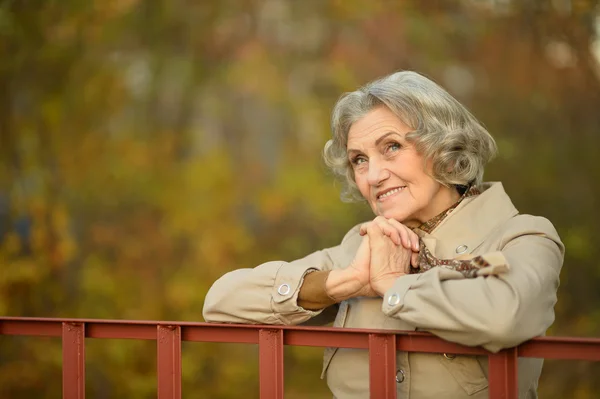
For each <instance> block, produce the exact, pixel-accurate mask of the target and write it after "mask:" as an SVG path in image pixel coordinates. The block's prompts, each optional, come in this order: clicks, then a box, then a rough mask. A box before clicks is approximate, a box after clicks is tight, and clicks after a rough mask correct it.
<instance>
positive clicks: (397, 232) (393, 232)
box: [360, 216, 419, 252]
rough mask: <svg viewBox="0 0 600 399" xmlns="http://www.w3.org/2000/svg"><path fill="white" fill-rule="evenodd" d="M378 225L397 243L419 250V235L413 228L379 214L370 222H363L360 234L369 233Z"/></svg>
mask: <svg viewBox="0 0 600 399" xmlns="http://www.w3.org/2000/svg"><path fill="white" fill-rule="evenodd" d="M374 225H375V226H378V227H379V229H380V230H381V231H382V232H383V234H384V235H386V236H388V237H389V238H390V239H391V240H392V242H393V243H394V244H396V245H402V246H403V247H404V248H406V249H410V250H412V251H415V252H418V251H419V236H418V235H416V234H415V233H414V232H413V231H412V230H411V229H409V228H408V227H406V226H405V225H403V224H402V223H400V222H398V221H397V220H395V219H386V218H384V217H382V216H377V217H376V218H375V219H373V220H372V221H370V222H367V223H363V224H362V225H361V226H360V235H361V236H364V235H365V234H368V230H369V228H370V227H372V226H374Z"/></svg>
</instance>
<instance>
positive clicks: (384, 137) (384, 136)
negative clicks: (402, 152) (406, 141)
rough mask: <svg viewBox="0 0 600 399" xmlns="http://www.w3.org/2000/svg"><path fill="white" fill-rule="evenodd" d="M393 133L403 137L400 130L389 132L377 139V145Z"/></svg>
mask: <svg viewBox="0 0 600 399" xmlns="http://www.w3.org/2000/svg"><path fill="white" fill-rule="evenodd" d="M393 134H395V135H396V136H400V138H402V136H401V135H400V134H399V133H398V132H388V133H386V134H384V135H383V136H381V137H379V138H378V139H377V140H375V146H378V145H379V144H381V142H382V141H383V140H385V139H386V137H389V136H391V135H393Z"/></svg>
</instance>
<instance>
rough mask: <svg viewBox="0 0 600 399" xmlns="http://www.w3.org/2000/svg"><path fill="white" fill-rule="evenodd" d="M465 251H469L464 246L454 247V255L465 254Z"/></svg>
mask: <svg viewBox="0 0 600 399" xmlns="http://www.w3.org/2000/svg"><path fill="white" fill-rule="evenodd" d="M467 249H469V247H467V246H466V245H464V244H463V245H459V246H458V247H456V253H457V254H464V253H465V252H467Z"/></svg>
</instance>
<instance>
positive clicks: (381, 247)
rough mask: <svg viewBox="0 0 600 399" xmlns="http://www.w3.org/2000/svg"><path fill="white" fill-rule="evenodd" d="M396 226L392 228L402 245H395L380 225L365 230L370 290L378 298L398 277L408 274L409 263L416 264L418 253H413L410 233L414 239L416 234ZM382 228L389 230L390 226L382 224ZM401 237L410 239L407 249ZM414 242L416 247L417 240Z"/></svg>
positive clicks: (413, 246)
mask: <svg viewBox="0 0 600 399" xmlns="http://www.w3.org/2000/svg"><path fill="white" fill-rule="evenodd" d="M396 223H397V222H396ZM398 225H399V226H397V225H395V224H394V225H393V227H394V228H395V229H396V232H397V234H398V236H399V237H401V240H402V245H397V244H396V243H395V242H394V241H393V240H392V237H391V236H390V235H388V234H386V231H387V230H384V229H382V228H381V224H380V223H370V224H369V225H368V226H367V228H366V233H367V236H368V237H369V246H370V255H371V257H370V268H369V274H370V278H369V281H370V285H371V288H372V289H373V290H374V291H375V292H376V293H377V295H379V296H383V295H384V294H385V292H386V291H387V290H388V289H389V288H390V287H391V286H392V285H393V284H394V282H395V281H396V279H397V278H398V277H401V276H404V275H405V274H408V273H409V271H410V265H411V263H412V264H413V265H414V264H416V262H417V258H418V252H415V245H413V241H412V240H414V237H412V236H411V233H412V234H413V235H414V236H415V237H416V234H414V233H413V232H412V231H411V230H410V229H409V228H408V227H406V226H404V225H402V224H401V223H398ZM384 226H386V229H388V230H389V226H392V224H391V223H390V224H389V225H385V224H384ZM392 235H393V234H392ZM402 237H410V238H409V242H408V244H409V245H408V248H407V247H406V246H405V245H404V242H405V241H404V239H402ZM416 242H417V245H418V239H417V241H416ZM417 251H418V249H417Z"/></svg>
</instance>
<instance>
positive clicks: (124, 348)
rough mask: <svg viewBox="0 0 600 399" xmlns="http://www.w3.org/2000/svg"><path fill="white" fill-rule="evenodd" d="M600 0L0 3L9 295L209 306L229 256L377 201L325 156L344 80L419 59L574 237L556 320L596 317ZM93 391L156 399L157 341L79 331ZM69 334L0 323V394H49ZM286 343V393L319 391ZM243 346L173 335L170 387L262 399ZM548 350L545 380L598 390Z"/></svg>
mask: <svg viewBox="0 0 600 399" xmlns="http://www.w3.org/2000/svg"><path fill="white" fill-rule="evenodd" d="M598 3H599V2H598V1H597V0H596V1H593V0H589V1H586V0H529V1H516V0H514V1H511V0H478V1H477V0H470V1H469V0H463V1H459V0H456V1H431V2H429V1H427V2H425V1H419V0H405V1H392V0H302V1H300V0H235V1H234V0H220V1H194V0H153V1H151V0H146V1H142V0H102V1H91V0H90V1H85V0H47V1H28V0H3V1H0V140H1V141H0V267H1V269H0V314H1V315H4V316H43V317H53V316H55V317H82V318H111V319H152V320H186V321H202V315H201V310H202V304H203V299H204V295H205V293H206V292H207V289H208V287H209V286H210V285H211V283H212V282H213V281H214V280H215V279H217V278H218V277H219V276H220V275H222V274H224V273H225V272H227V271H230V270H233V269H236V268H240V267H253V266H256V265H258V264H260V263H262V262H265V261H268V260H275V259H281V260H292V259H295V258H298V257H301V256H303V255H305V254H307V253H309V252H312V251H314V250H317V249H320V248H323V247H328V246H333V245H336V244H337V243H339V242H340V240H341V238H342V237H343V235H344V234H345V232H346V231H347V230H348V229H349V228H350V227H351V226H353V225H354V224H356V223H358V222H361V221H364V220H367V219H369V218H371V212H370V211H369V209H367V208H366V206H365V205H364V204H343V203H341V202H340V200H339V184H336V183H335V182H334V180H333V177H332V175H331V174H330V173H328V171H327V170H326V168H325V166H324V164H323V162H322V161H321V150H322V148H323V145H324V144H325V142H326V140H327V139H328V137H329V134H330V132H329V115H330V111H331V109H332V107H333V105H334V103H335V101H336V99H337V98H338V97H339V96H340V95H341V94H342V93H343V92H345V91H351V90H355V89H356V88H357V87H358V86H360V85H362V84H364V83H366V82H368V81H370V80H372V79H374V78H376V77H379V76H381V75H385V74H388V73H391V72H393V71H396V70H402V69H409V70H415V71H418V72H421V73H423V74H425V75H427V76H429V77H431V78H432V79H434V80H435V81H437V82H438V83H440V84H441V85H442V86H444V87H445V88H447V89H448V90H449V91H450V93H452V94H453V95H454V96H455V97H457V98H458V99H459V100H460V101H462V102H463V103H464V104H465V105H467V106H468V107H469V108H470V109H471V110H472V111H473V113H474V114H475V115H476V116H477V117H478V118H479V119H480V120H481V121H482V122H483V123H484V124H485V125H486V126H487V128H488V129H489V131H490V132H491V133H492V135H494V137H495V138H496V140H497V142H498V145H499V149H500V154H499V157H498V158H497V159H496V160H495V161H494V162H493V163H492V164H490V166H489V167H488V168H487V170H486V180H488V181H497V180H500V181H502V182H503V183H504V185H505V188H506V190H507V191H508V193H509V194H510V195H511V197H512V198H513V201H514V202H515V205H516V206H517V208H518V209H519V210H520V211H521V212H522V213H532V214H536V215H542V216H545V217H547V218H549V219H550V220H551V221H552V222H553V223H554V224H555V226H556V227H557V229H558V231H559V233H560V235H561V237H562V239H563V240H564V242H565V244H566V248H567V255H566V259H565V264H564V269H563V273H562V283H561V287H560V292H559V303H558V305H557V307H556V316H557V317H556V322H555V324H554V326H553V327H552V329H551V331H550V334H552V335H572V336H595V337H599V336H600V289H599V288H598V287H600V267H599V265H598V259H600V245H598V244H599V241H598V236H599V233H600V226H599V221H600V210H599V207H600V202H599V198H600V166H599V165H598V159H599V153H598V147H599V145H600V6H599V4H598ZM86 349H87V360H86V362H87V364H86V366H87V380H86V389H87V395H88V396H87V397H88V398H151V397H156V385H155V384H156V371H155V370H156V347H155V343H154V342H142V341H128V340H88V341H87V348H86ZM60 351H61V349H60V339H43V338H42V339H40V338H14V337H0V397H2V398H17V397H19V398H56V397H60V395H61V385H60V384H61V355H60V354H61V352H60ZM321 354H322V349H320V348H303V347H300V348H298V347H291V348H286V352H285V359H286V360H285V361H286V364H285V367H286V369H285V370H286V374H285V378H286V381H285V383H286V388H285V389H286V398H308V397H310V398H328V397H330V396H329V392H328V390H327V387H326V384H325V382H324V381H321V380H319V374H320V367H321ZM257 373H258V357H257V348H256V347H255V346H252V345H224V344H202V343H184V344H183V397H203V398H218V399H220V398H223V399H226V398H238V397H247V398H252V397H254V398H256V397H258V376H257ZM599 376H600V365H594V364H593V363H588V362H569V361H549V362H547V363H546V366H545V369H544V373H543V376H542V380H541V386H540V396H541V397H543V398H577V399H584V398H598V397H599V395H600V378H598V377H599Z"/></svg>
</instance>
